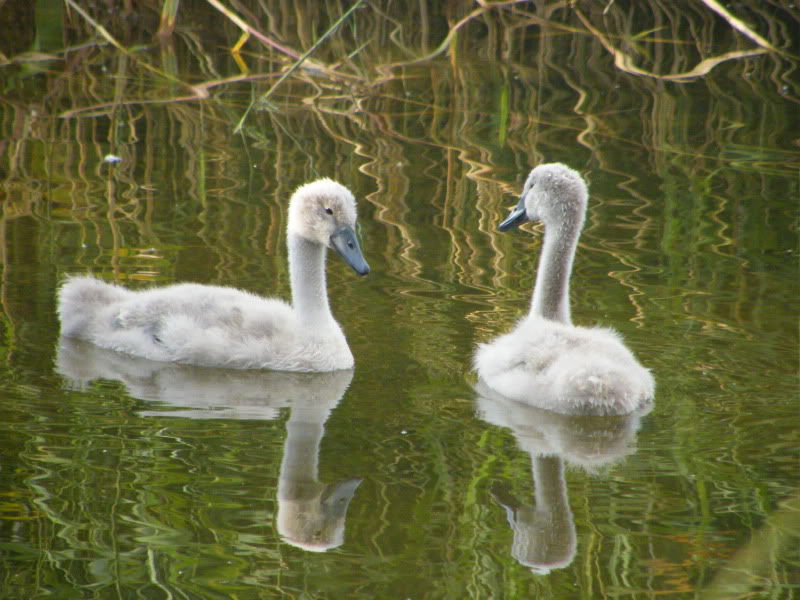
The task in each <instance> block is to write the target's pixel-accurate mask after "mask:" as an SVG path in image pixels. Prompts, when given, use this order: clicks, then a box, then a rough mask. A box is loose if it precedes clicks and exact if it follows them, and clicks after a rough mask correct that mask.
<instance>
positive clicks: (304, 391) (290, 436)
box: [56, 338, 361, 552]
mask: <svg viewBox="0 0 800 600" xmlns="http://www.w3.org/2000/svg"><path fill="white" fill-rule="evenodd" d="M56 371H57V372H58V373H59V374H60V375H61V376H63V377H64V378H66V380H67V382H68V385H69V386H70V387H73V388H77V389H85V388H86V386H87V385H88V384H89V383H90V382H91V381H94V380H96V379H109V380H116V381H120V382H122V383H123V384H124V385H125V386H126V387H127V389H128V392H129V393H130V395H131V396H133V397H135V398H140V399H143V400H156V401H159V402H162V403H165V404H167V405H170V406H174V407H176V408H177V410H174V411H163V410H159V411H141V412H140V413H139V414H140V415H142V416H158V417H165V416H177V417H187V418H190V419H261V420H272V419H276V418H278V417H279V415H280V409H281V408H287V407H288V408H289V409H290V416H289V419H288V421H287V422H286V432H287V436H286V442H285V444H284V453H283V460H282V462H281V469H280V478H279V480H278V489H277V497H278V518H277V521H278V522H277V527H278V533H279V534H280V535H281V537H282V538H283V539H284V541H286V542H288V543H289V544H291V545H293V546H296V547H298V548H302V549H304V550H311V551H315V552H322V551H325V550H329V549H332V548H336V547H338V546H340V545H341V544H342V543H343V542H344V532H345V518H346V514H347V508H348V506H349V504H350V500H352V498H353V495H354V494H355V491H356V488H357V487H358V485H359V484H360V483H361V479H357V478H348V479H344V480H341V481H338V482H336V483H331V484H326V483H323V482H321V481H319V451H320V443H321V442H322V437H323V435H324V433H325V422H326V421H327V419H328V417H329V416H330V414H331V412H332V411H333V409H334V408H336V406H337V405H338V404H339V401H340V400H341V399H342V397H343V396H344V394H345V392H346V391H347V388H348V387H349V385H350V381H351V380H352V378H353V372H352V371H334V372H331V373H286V372H277V371H239V370H232V369H231V370H228V369H207V368H199V367H193V366H189V365H178V364H174V363H163V362H155V361H149V360H146V359H142V358H138V357H133V356H129V355H126V354H121V353H118V352H113V351H110V350H105V349H103V348H98V347H97V346H94V345H93V344H90V343H88V342H84V341H81V340H75V339H70V338H61V339H60V341H59V345H58V354H57V356H56Z"/></svg>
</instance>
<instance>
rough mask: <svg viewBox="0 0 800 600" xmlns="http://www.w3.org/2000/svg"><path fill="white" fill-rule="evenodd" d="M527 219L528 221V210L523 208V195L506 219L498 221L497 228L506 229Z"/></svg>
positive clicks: (517, 225) (525, 221) (516, 225)
mask: <svg viewBox="0 0 800 600" xmlns="http://www.w3.org/2000/svg"><path fill="white" fill-rule="evenodd" d="M528 221H530V219H529V218H528V212H527V211H526V210H525V196H523V197H522V198H520V199H519V202H518V203H517V205H516V206H515V207H514V210H512V211H511V214H510V215H508V217H507V218H506V220H505V221H503V222H502V223H500V225H499V226H498V227H497V228H498V229H499V230H500V231H508V230H509V229H513V228H514V227H519V226H520V225H522V224H523V223H527V222H528Z"/></svg>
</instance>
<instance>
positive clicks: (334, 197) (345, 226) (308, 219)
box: [288, 178, 369, 275]
mask: <svg viewBox="0 0 800 600" xmlns="http://www.w3.org/2000/svg"><path fill="white" fill-rule="evenodd" d="M355 228H356V200H355V198H354V197H353V194H351V193H350V190H348V189H347V188H346V187H344V186H343V185H341V184H339V183H336V182H335V181H333V180H331V179H327V178H324V179H318V180H317V181H314V182H311V183H307V184H306V185H303V186H301V187H299V188H298V189H297V191H296V192H295V193H294V195H293V196H292V199H291V201H290V202H289V226H288V234H289V236H290V237H291V236H293V235H294V236H299V237H301V238H304V239H305V240H307V241H309V242H313V243H316V244H320V245H322V246H327V247H328V248H333V249H334V250H336V251H337V252H338V253H339V254H340V255H341V256H342V258H343V259H344V260H345V262H347V264H348V265H350V266H351V267H352V269H353V270H354V271H355V272H356V273H358V274H359V275H366V274H367V273H369V265H368V264H367V261H366V260H364V256H363V254H362V253H361V247H360V246H359V243H358V238H356V234H355Z"/></svg>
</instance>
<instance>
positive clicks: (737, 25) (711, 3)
mask: <svg viewBox="0 0 800 600" xmlns="http://www.w3.org/2000/svg"><path fill="white" fill-rule="evenodd" d="M700 1H701V2H702V3H703V4H705V5H706V6H707V7H708V8H710V9H711V10H713V11H714V12H715V13H717V14H718V15H719V16H720V17H722V18H723V19H725V20H726V21H727V22H728V24H729V25H730V26H731V27H733V28H734V29H736V30H737V31H739V32H741V33H742V34H744V35H746V36H747V37H749V38H750V39H751V40H753V41H754V42H755V43H756V44H758V45H759V46H761V47H762V48H766V49H767V50H772V51H774V52H777V50H776V48H775V47H774V46H773V45H772V44H770V43H769V42H768V41H767V40H765V39H764V38H763V37H761V36H760V35H758V34H757V33H756V32H755V31H753V30H752V29H750V28H749V27H748V26H747V25H746V24H745V23H744V21H742V20H741V19H737V18H736V17H734V16H733V15H732V14H731V13H729V12H728V11H727V10H726V9H725V7H724V6H722V5H721V4H720V3H719V2H717V0H700Z"/></svg>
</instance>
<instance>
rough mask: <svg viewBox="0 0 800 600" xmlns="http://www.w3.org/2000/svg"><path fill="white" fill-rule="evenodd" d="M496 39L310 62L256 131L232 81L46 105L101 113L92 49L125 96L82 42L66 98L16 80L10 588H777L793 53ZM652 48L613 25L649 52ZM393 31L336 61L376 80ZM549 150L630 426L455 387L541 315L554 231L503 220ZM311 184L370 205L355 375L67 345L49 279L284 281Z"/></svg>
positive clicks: (5, 495) (607, 591) (582, 316)
mask: <svg viewBox="0 0 800 600" xmlns="http://www.w3.org/2000/svg"><path fill="white" fill-rule="evenodd" d="M617 4H619V3H617ZM528 8H530V7H528ZM198 10H200V9H198ZM298 10H300V9H298ZM404 10H405V9H404ZM520 10H522V9H520ZM616 10H619V6H616V5H615V4H614V3H612V4H611V5H609V14H610V15H611V16H610V17H608V20H607V22H608V23H612V24H613V23H617V24H618V23H621V22H622V21H615V20H614V18H615V16H616V18H618V19H619V18H620V13H617V12H614V11H616ZM155 12H158V11H155ZM154 14H155V13H154ZM370 15H372V16H370ZM362 16H363V18H364V19H366V20H367V21H366V23H367V24H372V25H376V24H377V25H380V26H384V25H385V22H384V21H382V20H379V19H377V17H375V16H374V14H373V13H367V12H365V13H364V15H362ZM505 16H506V17H508V18H511V17H510V16H509V15H508V14H506V15H505ZM550 16H551V17H552V15H550ZM573 16H574V15H573ZM520 18H521V17H520ZM603 18H605V17H603ZM369 19H376V21H377V23H374V22H372V21H370V20H369ZM301 21H302V23H299V24H298V28H299V29H302V28H304V27H310V25H309V24H310V23H311V22H312V21H314V20H308V22H306V21H303V20H301ZM215 22H216V21H215ZM398 22H401V20H400V21H398ZM502 23H503V21H502V20H496V21H495V20H493V19H487V20H486V22H485V23H483V25H481V26H480V27H477V28H476V30H474V31H472V30H466V31H471V34H470V35H466V34H465V35H462V36H459V37H458V40H457V46H456V47H455V50H454V52H453V54H452V55H450V56H442V57H441V59H440V60H437V61H433V62H431V63H421V64H419V65H416V66H413V67H407V68H404V69H403V70H402V71H401V72H400V75H398V76H397V77H396V78H394V79H391V80H389V81H387V82H386V83H385V86H384V87H380V85H378V84H375V85H373V86H372V87H369V88H368V89H369V90H370V91H369V94H374V96H371V95H369V94H367V93H366V92H365V91H364V90H362V89H358V88H356V87H353V88H348V87H347V86H346V85H345V84H342V83H341V81H334V82H326V86H328V85H329V86H330V87H326V86H322V87H320V81H321V80H320V79H319V78H318V77H317V76H315V77H314V78H311V79H309V77H310V76H309V77H307V76H306V74H302V73H301V76H300V78H299V79H298V81H297V82H295V84H294V85H293V86H288V87H287V88H285V92H284V93H282V94H283V95H280V96H279V99H280V102H282V103H283V104H282V105H281V110H277V111H264V112H259V113H256V114H254V115H252V116H251V119H252V120H251V122H250V123H251V125H250V126H249V127H250V129H248V130H247V131H246V134H245V137H242V138H240V137H231V136H230V130H231V127H232V122H231V121H232V117H231V116H230V114H229V112H228V109H229V108H230V106H235V107H236V109H237V110H236V111H234V112H235V113H236V117H237V118H238V116H239V113H240V111H239V108H241V109H242V110H243V109H244V106H240V105H241V103H242V101H241V98H238V97H236V96H235V95H231V96H220V97H219V98H212V99H210V100H209V102H206V103H203V104H200V103H196V104H192V103H184V104H181V103H177V104H176V103H171V104H166V105H164V106H148V105H134V106H126V107H125V110H122V108H120V110H116V111H111V112H107V113H102V112H101V113H100V114H102V116H96V117H92V118H81V119H59V118H57V117H58V115H59V113H58V112H51V113H48V112H47V111H48V106H52V107H62V108H64V107H67V106H69V107H70V108H73V107H78V106H86V105H92V104H95V103H97V102H98V100H101V99H102V98H98V97H97V96H98V95H103V94H104V93H106V92H107V91H108V90H107V89H106V88H105V87H104V86H106V85H110V83H109V82H108V81H106V80H105V79H103V78H98V77H97V75H96V74H97V73H103V72H105V71H103V70H102V69H101V68H100V67H101V63H103V66H104V68H106V66H107V65H105V63H106V62H107V63H108V64H109V65H114V66H115V67H116V68H118V70H117V71H116V72H115V78H114V79H113V80H111V82H112V83H113V82H116V83H118V84H120V83H121V82H130V81H129V80H128V79H126V75H125V69H126V68H136V65H135V64H126V63H123V62H115V61H120V60H121V59H119V58H118V57H115V55H107V54H104V51H103V50H102V49H99V50H87V49H78V50H75V51H76V52H83V54H81V58H82V60H83V61H84V62H83V63H81V62H80V61H78V62H75V63H70V64H72V65H73V68H75V69H79V70H78V71H76V72H74V73H72V74H71V75H70V76H69V77H70V79H69V80H70V82H71V86H68V91H66V92H65V91H64V88H63V87H62V86H61V84H59V81H60V80H59V78H58V76H57V73H58V70H57V69H56V68H55V67H53V69H52V71H51V72H49V73H39V74H38V75H37V76H35V77H32V78H29V79H26V78H23V79H21V80H19V81H17V80H13V81H17V83H16V84H15V83H13V81H12V79H9V82H11V83H9V86H10V88H9V89H11V92H10V93H9V103H7V104H4V105H3V106H2V107H0V117H2V118H1V119H0V127H1V128H2V130H3V136H1V137H2V139H3V140H4V141H3V142H2V145H0V148H2V149H4V154H3V157H2V162H1V163H0V164H1V165H2V172H3V175H4V182H3V187H2V190H3V194H4V196H3V200H2V211H3V212H2V214H0V248H2V256H0V258H2V281H0V300H1V301H2V310H0V334H1V335H2V339H1V340H0V369H1V370H2V380H0V397H2V400H3V401H2V403H1V404H0V440H2V441H0V448H2V452H1V453H0V596H3V595H5V596H3V597H4V598H5V597H8V598H9V599H16V598H20V599H22V598H25V599H26V600H27V599H28V598H35V597H45V596H50V597H54V598H76V597H91V598H106V597H108V598H128V597H153V598H170V597H174V598H178V597H192V598H194V597H197V598H215V597H234V596H237V597H242V598H258V597H283V596H289V597H310V598H362V597H363V598H406V597H409V598H459V599H460V598H466V597H471V598H492V597H495V598H523V597H553V598H572V597H586V598H595V597H605V598H608V597H617V596H620V595H625V596H630V597H636V598H650V597H656V596H661V595H664V594H670V595H671V596H673V597H704V596H703V595H704V594H707V597H710V598H721V597H726V596H725V594H726V593H736V594H745V593H749V592H750V591H751V588H752V589H755V590H767V591H766V592H763V593H764V594H769V597H775V598H791V597H796V595H797V586H798V585H800V582H798V580H797V572H798V569H799V568H800V567H799V565H800V556H798V553H797V547H798V544H797V543H796V541H797V537H798V526H797V522H798V521H797V516H796V515H797V501H796V497H797V464H798V462H797V439H796V431H797V426H798V417H797V404H796V400H797V396H796V392H797V379H796V358H797V337H796V328H795V326H794V324H792V326H791V327H787V322H789V321H792V323H794V321H795V320H796V314H797V308H798V306H797V298H798V297H800V294H799V293H798V292H800V286H798V283H797V278H796V275H797V269H796V264H797V261H796V228H794V225H793V223H794V222H795V215H794V210H795V208H796V202H797V199H798V198H800V190H798V181H797V176H796V168H795V165H794V162H796V160H795V159H796V147H795V145H793V144H794V142H793V141H792V140H793V139H794V137H796V132H795V131H793V130H791V128H790V127H789V126H788V125H787V124H788V123H791V122H792V121H791V118H790V116H791V115H792V114H794V112H793V110H794V108H795V107H794V106H792V105H791V103H789V102H788V101H782V98H783V97H779V94H777V93H776V91H775V89H776V88H775V86H776V81H775V78H776V77H779V76H780V73H782V72H786V70H787V69H788V66H787V63H786V61H788V60H789V58H787V57H782V56H763V57H760V58H757V59H753V60H752V61H751V62H736V61H731V63H730V65H728V66H727V67H726V68H724V69H720V70H719V71H714V72H712V73H711V75H709V76H708V77H707V78H704V79H702V80H698V81H694V82H691V83H686V84H673V83H665V82H663V81H658V82H656V81H653V80H651V79H643V78H636V77H630V76H628V75H624V74H622V73H621V72H619V71H615V70H614V69H613V65H612V64H611V63H609V62H608V61H607V57H606V53H605V51H604V50H603V48H602V47H601V46H600V45H599V44H598V42H597V40H595V39H593V38H592V37H591V36H572V35H553V36H546V38H543V39H542V40H539V39H538V37H535V36H533V35H529V36H528V37H525V36H524V35H522V34H520V35H521V38H520V39H518V40H517V39H512V37H513V36H512V37H504V36H505V31H504V30H502V29H498V28H501V27H502ZM572 25H573V26H575V27H578V26H580V22H579V20H577V19H575V21H574V23H572ZM526 27H527V25H526ZM484 28H485V31H484ZM217 29H218V28H216V29H214V31H213V32H212V33H213V35H212V39H214V40H216V39H217V38H216V37H214V36H216V35H217V34H219V35H222V33H220V32H218V31H217ZM434 29H436V28H435V27H434ZM644 29H646V28H644ZM644 29H642V30H637V31H635V32H629V35H628V38H626V39H630V40H635V41H636V43H637V44H640V45H641V47H642V48H645V47H649V46H647V44H648V43H649V42H648V41H647V40H646V39H644V38H639V37H637V36H636V35H634V34H638V33H639V32H640V31H643V30H644ZM519 31H522V32H523V33H524V30H523V29H520V30H519ZM698 31H700V29H699V28H698ZM486 32H488V33H486ZM501 32H502V33H503V35H499V33H501ZM306 33H307V32H306ZM478 33H479V34H480V35H477V34H478ZM484 33H486V35H484ZM281 35H286V36H288V37H291V36H290V35H289V34H287V33H286V32H282V34H281ZM388 35H389V34H388V33H387V34H386V36H387V39H388ZM392 36H393V37H392V38H391V39H393V40H400V41H401V43H409V44H410V41H409V39H410V38H414V39H416V36H417V32H409V31H408V29H404V28H402V27H400V29H398V30H397V31H395V32H394V33H392ZM311 37H314V36H311ZM181 39H185V38H181ZM501 39H503V40H506V42H505V43H508V44H510V45H511V46H512V48H510V49H507V54H503V55H502V58H498V57H496V56H495V54H494V52H495V50H493V49H492V48H493V45H492V44H493V42H492V40H501ZM218 41H219V42H220V43H219V44H218V47H219V48H227V47H230V46H231V45H232V44H233V42H235V39H233V40H227V39H225V40H221V39H220V40H218ZM470 44H474V45H477V46H478V47H479V48H478V51H476V52H471V46H470ZM300 45H302V44H298V46H300ZM499 45H500V46H502V44H499ZM381 47H382V46H381V44H374V45H368V46H366V47H364V48H363V51H362V52H361V53H359V54H358V55H356V56H354V60H363V61H364V62H363V64H362V63H358V64H362V66H363V68H364V69H365V70H367V71H368V70H369V68H371V65H370V63H369V61H370V60H375V61H379V60H384V61H385V60H388V59H387V58H386V57H382V56H376V55H377V54H380V53H381V52H383V51H382V50H380V48H381ZM180 48H182V47H180ZM180 48H179V54H180V53H181V52H184V53H185V56H184V55H183V54H181V56H183V58H184V59H186V60H187V62H191V61H189V59H190V58H191V57H193V56H195V55H194V54H193V52H194V50H191V51H187V50H186V49H185V48H184V49H183V50H181V49H180ZM534 49H536V52H534V51H533V50H534ZM662 50H663V48H659V50H658V51H659V52H661V51H662ZM325 51H331V50H330V49H323V52H325ZM395 51H396V52H398V54H400V55H402V57H406V54H407V53H406V52H402V51H400V50H398V49H397V48H394V50H386V52H388V53H391V52H395ZM505 51H506V50H500V51H499V52H505ZM672 51H673V50H670V52H672ZM215 52H216V50H215ZM373 53H374V54H373ZM420 53H421V52H420ZM418 54H419V53H418ZM473 54H480V58H479V59H478V58H477V57H474V56H473ZM218 56H226V55H224V54H219V55H208V56H205V57H204V58H207V59H209V60H208V64H216V63H214V59H216V58H218ZM324 56H325V55H324V54H323V55H321V56H320V57H319V58H320V60H322V59H324ZM387 56H388V55H387ZM604 57H605V58H604ZM395 59H397V60H399V59H400V58H398V57H391V60H395ZM666 62H669V61H666ZM82 64H85V65H86V67H85V68H86V69H87V71H81V70H80V68H81V66H80V65H82ZM216 66H219V65H216ZM662 66H663V65H662ZM789 66H792V65H789ZM4 68H5V67H4ZM92 69H94V70H92ZM277 70H278V69H277V67H276V71H277ZM9 73H10V71H9ZM203 75H204V76H207V74H206V73H204V74H203ZM745 75H747V77H745ZM781 81H782V80H781ZM371 83H374V82H371ZM13 85H19V86H21V87H19V88H18V92H14V90H15V89H17V88H14V87H13ZM781 85H783V83H781ZM26 86H30V88H29V87H26ZM304 86H308V88H309V89H311V90H312V91H310V92H309V91H307V90H306V88H305V87H304ZM732 86H733V88H734V89H735V93H733V92H732V91H731V90H732ZM153 87H154V88H157V87H158V86H153ZM114 89H117V88H114ZM43 90H44V91H46V92H48V93H49V94H50V95H49V96H48V98H51V102H49V103H47V104H42V103H41V102H39V99H40V97H41V96H42V94H43ZM19 91H22V92H25V93H19ZM29 91H30V93H28V92H29ZM152 92H153V90H147V91H145V93H146V94H147V93H152ZM220 93H221V94H224V92H223V91H221V92H220ZM361 94H363V95H361ZM355 100H357V101H358V102H359V110H358V111H351V110H349V109H348V110H340V109H342V107H344V108H348V107H350V106H351V105H350V104H348V102H352V101H355ZM231 103H233V104H231ZM201 106H202V108H200V107H201ZM34 108H35V111H36V115H35V116H34V115H33V112H32V110H33V109H34ZM52 110H53V111H56V110H60V108H53V109H52ZM233 120H235V119H233ZM23 125H24V127H23ZM109 131H110V132H111V133H109ZM119 131H125V132H127V135H124V136H119V135H118V133H114V132H119ZM110 140H111V141H110ZM108 152H113V153H115V154H118V155H119V156H121V157H122V161H121V162H120V163H118V164H116V165H108V164H105V163H103V162H102V157H103V156H104V155H105V154H106V153H108ZM558 160H560V161H564V162H567V163H569V164H571V165H572V166H573V167H575V168H578V169H579V170H580V171H581V172H582V173H584V175H585V176H586V177H587V179H588V180H589V181H590V191H591V200H590V206H589V214H588V219H587V225H586V229H585V231H584V234H583V236H582V238H581V244H580V247H579V249H578V255H577V258H576V265H575V271H574V275H573V281H572V289H573V318H574V321H575V323H576V324H579V325H592V324H601V325H609V326H613V327H614V328H616V329H618V330H619V331H620V332H621V333H622V334H623V335H624V337H625V340H626V343H627V344H628V345H629V346H630V347H631V349H632V350H633V351H634V353H635V354H636V356H637V357H638V358H639V359H640V360H641V361H642V363H643V364H645V365H646V366H647V367H649V368H650V369H652V371H653V373H654V375H655V377H656V380H657V398H656V403H655V407H654V408H653V410H652V412H650V413H649V414H647V415H636V416H634V417H630V418H627V419H597V420H594V419H592V420H589V421H584V420H582V419H568V418H565V417H560V416H553V415H548V414H546V413H541V412H537V411H536V410H534V409H530V408H528V407H518V406H514V405H512V404H509V403H507V402H506V403H504V402H503V401H500V400H497V399H492V398H487V397H486V396H483V395H481V394H479V393H477V392H476V391H475V390H474V389H473V384H474V375H473V374H472V373H471V372H470V360H471V356H472V353H473V350H474V347H475V345H476V344H477V343H478V342H482V341H486V340H488V339H491V338H493V337H494V336H496V335H498V334H499V333H501V332H504V331H507V330H508V329H509V328H510V327H511V326H512V324H513V323H514V322H515V321H516V319H517V318H519V316H521V315H522V314H523V313H524V311H525V310H526V309H527V305H528V301H529V298H530V290H531V286H532V284H533V279H534V277H535V265H536V260H537V257H538V251H539V248H540V244H541V236H540V233H541V232H540V231H538V232H537V230H536V228H535V227H531V228H530V229H531V231H529V232H527V233H526V234H520V235H503V234H499V233H498V232H497V231H496V225H497V223H499V221H500V220H501V219H502V218H503V217H504V216H505V214H506V209H507V207H508V206H509V205H511V204H513V203H514V202H515V198H514V195H515V194H516V193H517V192H518V191H519V188H520V184H521V180H522V178H524V176H525V175H526V174H527V172H528V170H529V168H530V167H531V166H532V165H534V164H536V163H538V162H542V161H558ZM320 175H329V176H334V177H335V178H337V179H339V180H340V181H342V182H343V183H346V184H347V185H348V186H349V187H351V188H352V189H353V191H354V192H355V194H356V196H357V198H358V200H359V209H360V222H361V224H362V232H361V233H362V236H363V237H362V245H363V247H364V252H365V255H366V257H367V259H368V261H369V262H370V265H371V266H372V267H373V272H372V274H371V275H370V276H369V277H368V278H366V279H365V280H358V281H356V280H354V278H353V277H352V274H351V273H349V272H348V270H347V268H346V267H345V266H344V265H340V264H338V263H337V262H336V261H332V262H331V264H330V265H329V267H328V280H329V281H328V283H329V289H330V294H331V304H332V307H333V310H334V313H335V314H336V315H337V318H338V319H339V320H340V322H341V324H342V326H343V329H344V330H345V332H346V334H347V336H348V340H349V341H350V344H351V347H352V349H353V353H354V355H355V357H356V370H355V372H354V373H346V374H345V373H341V374H331V375H320V376H304V375H292V374H274V373H241V372H235V373H230V372H227V371H218V370H208V369H191V368H188V367H178V366H175V365H160V364H153V363H147V361H140V360H138V359H131V358H129V357H123V356H120V355H116V354H114V353H110V352H106V351H102V350H99V349H96V348H93V347H91V346H86V345H85V344H83V345H82V344H79V343H77V344H76V343H75V342H72V341H69V340H62V341H59V340H58V326H57V323H56V320H55V316H54V289H55V286H56V283H57V281H58V280H59V278H60V277H61V276H62V275H63V274H64V273H74V272H95V273H98V274H101V275H104V276H106V277H109V278H114V279H117V280H119V281H121V282H124V283H126V284H127V285H131V286H132V287H141V286H143V285H147V284H149V283H151V282H172V281H176V280H191V281H199V282H212V283H221V284H226V285H235V286H240V287H243V288H246V289H249V290H252V291H255V292H258V293H269V294H274V295H277V296H281V297H283V298H286V297H288V293H289V290H288V274H287V269H286V261H285V240H284V231H285V226H286V222H285V202H286V199H287V198H288V197H289V195H290V194H291V192H292V190H293V189H294V188H295V187H296V186H297V185H299V184H301V183H303V182H305V181H307V180H309V179H312V178H314V177H317V176H320ZM528 233H533V234H534V235H529V234H528ZM351 378H352V379H351ZM308 550H325V552H309V551H308ZM725 585H729V586H730V587H729V588H727V590H726V588H725ZM730 590H734V591H733V592H731V591H730ZM755 593H759V592H755Z"/></svg>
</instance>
